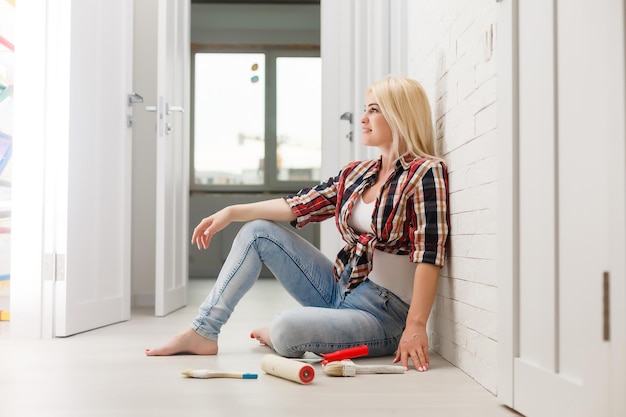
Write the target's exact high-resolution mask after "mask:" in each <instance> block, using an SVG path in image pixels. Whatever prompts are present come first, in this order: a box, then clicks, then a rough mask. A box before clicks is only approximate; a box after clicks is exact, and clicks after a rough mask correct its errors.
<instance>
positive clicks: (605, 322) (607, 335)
mask: <svg viewBox="0 0 626 417" xmlns="http://www.w3.org/2000/svg"><path fill="white" fill-rule="evenodd" d="M609 278H610V277H609V273H608V272H607V271H605V272H604V274H603V275H602V339H603V340H604V341H605V342H608V341H610V340H611V285H610V281H609Z"/></svg>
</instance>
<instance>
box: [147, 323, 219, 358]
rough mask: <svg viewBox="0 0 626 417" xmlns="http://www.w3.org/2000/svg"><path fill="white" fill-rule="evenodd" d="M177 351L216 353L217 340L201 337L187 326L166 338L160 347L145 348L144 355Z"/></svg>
mask: <svg viewBox="0 0 626 417" xmlns="http://www.w3.org/2000/svg"><path fill="white" fill-rule="evenodd" d="M177 353H187V354H191V355H216V354H217V341H215V340H211V339H207V338H205V337H202V336H200V335H199V334H198V333H196V332H195V331H194V330H193V329H191V328H189V329H187V330H185V331H183V332H182V333H179V334H177V335H176V336H174V337H173V338H171V339H170V340H168V341H167V342H166V343H165V344H164V345H163V346H161V347H158V348H155V349H146V355H148V356H169V355H175V354H177Z"/></svg>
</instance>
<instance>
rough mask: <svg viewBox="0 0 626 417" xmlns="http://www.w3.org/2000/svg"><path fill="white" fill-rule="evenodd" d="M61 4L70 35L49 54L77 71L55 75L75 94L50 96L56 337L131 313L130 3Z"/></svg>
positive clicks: (49, 232) (49, 220)
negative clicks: (69, 75) (65, 8)
mask: <svg viewBox="0 0 626 417" xmlns="http://www.w3.org/2000/svg"><path fill="white" fill-rule="evenodd" d="M70 7H71V10H70ZM65 11H66V12H67V13H59V14H58V15H57V16H56V17H57V18H58V19H59V20H56V21H55V22H54V23H52V25H54V24H59V25H64V24H67V25H68V26H67V27H69V28H71V29H70V30H63V31H61V33H65V34H66V35H67V36H68V38H65V39H62V38H60V37H57V38H55V42H57V43H56V44H55V43H52V42H51V49H52V50H53V51H54V50H55V49H56V51H57V52H58V51H60V50H62V51H66V52H67V55H65V54H63V53H60V54H58V55H55V54H54V53H52V54H51V56H53V58H52V59H54V60H58V63H57V64H60V65H61V66H62V67H63V66H64V65H66V63H65V61H63V59H67V60H68V61H67V62H68V63H67V65H68V74H71V77H67V74H57V75H59V76H60V78H57V79H53V78H52V77H51V79H50V80H49V82H51V83H54V82H60V80H62V79H64V80H66V81H67V85H68V87H69V96H67V100H65V99H64V98H63V97H64V93H59V95H54V96H53V97H48V100H49V102H48V109H50V114H49V120H51V121H50V122H49V123H50V124H49V125H48V137H49V146H48V150H47V152H46V159H47V160H46V165H47V168H46V170H47V172H48V173H51V171H53V170H54V173H53V175H51V176H49V177H47V179H46V195H47V198H46V201H47V203H46V206H47V207H46V221H45V232H44V234H45V236H46V239H45V241H46V242H47V244H46V246H47V248H46V251H47V252H50V253H51V255H47V256H46V257H45V259H47V260H49V262H48V263H47V267H48V271H49V272H50V274H49V275H48V276H47V277H46V278H49V279H50V278H51V279H52V280H54V286H53V291H54V329H53V332H54V335H55V336H68V335H72V334H75V333H79V332H83V331H86V330H90V329H93V328H96V327H100V326H104V325H107V324H111V323H115V322H119V321H123V320H127V319H128V318H129V317H130V201H131V200H130V192H131V187H130V185H131V184H130V168H131V165H130V156H131V150H130V144H131V129H129V128H128V127H127V125H126V117H127V114H128V112H129V111H130V109H129V108H128V106H127V104H126V103H127V94H128V93H129V92H130V91H132V88H131V86H132V2H128V1H127V0H113V1H108V2H106V3H105V2H102V1H97V0H89V1H80V2H72V3H71V6H68V7H67V10H65ZM63 19H67V20H68V21H67V22H64V21H63ZM64 42H67V44H64ZM65 45H69V47H66V46H65ZM94 45H97V46H98V47H94ZM50 75H54V69H53V70H52V72H51V74H50ZM53 87H54V86H53ZM52 90H54V88H52V89H51V91H52ZM62 90H63V89H61V91H62ZM53 100H59V101H58V102H56V103H55V102H54V101H53ZM65 135H67V136H65ZM65 138H66V139H65ZM45 288H50V286H45Z"/></svg>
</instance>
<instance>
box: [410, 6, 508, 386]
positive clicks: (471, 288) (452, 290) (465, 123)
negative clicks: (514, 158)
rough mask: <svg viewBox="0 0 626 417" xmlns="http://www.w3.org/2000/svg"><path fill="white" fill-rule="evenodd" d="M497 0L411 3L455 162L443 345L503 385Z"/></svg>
mask: <svg viewBox="0 0 626 417" xmlns="http://www.w3.org/2000/svg"><path fill="white" fill-rule="evenodd" d="M495 21H496V3H495V1H494V0H420V1H409V2H408V22H409V24H408V34H407V35H408V43H407V46H408V48H407V49H408V55H409V57H408V63H409V64H408V75H409V76H411V77H413V78H415V79H417V80H419V81H421V82H422V84H423V85H424V87H425V88H426V90H427V92H428V95H429V98H430V100H431V103H432V105H433V113H434V118H435V122H436V127H437V140H438V144H439V146H440V149H441V150H442V152H443V153H444V155H445V158H446V160H447V162H448V169H449V175H450V178H449V179H450V209H451V212H450V213H451V223H452V229H451V230H452V233H451V236H450V250H449V253H448V259H447V265H446V267H445V268H444V269H443V271H442V276H441V280H440V283H439V291H438V295H437V300H436V302H435V306H434V308H433V313H432V316H431V322H430V331H431V343H432V347H433V349H434V350H435V351H437V352H438V353H440V354H441V355H442V356H443V357H444V358H445V359H447V360H448V361H450V362H451V363H453V364H454V365H456V366H457V367H459V368H460V369H462V370H463V371H464V372H466V373H467V374H468V375H470V376H471V377H472V378H474V379H475V380H476V381H477V382H479V383H480V384H481V385H483V386H484V387H485V388H486V389H488V390H489V391H491V392H493V393H494V394H495V393H496V391H497V387H496V380H497V372H496V365H497V363H496V360H497V321H496V320H497V290H498V289H497V277H496V245H497V241H496V197H497V195H496V193H497V190H496V185H497V184H496V172H497V166H496V163H497V161H496V139H497V130H496V128H497V124H496V122H497V116H496V57H495V55H494V51H493V47H492V45H493V42H492V41H493V37H494V36H495V26H496V23H495Z"/></svg>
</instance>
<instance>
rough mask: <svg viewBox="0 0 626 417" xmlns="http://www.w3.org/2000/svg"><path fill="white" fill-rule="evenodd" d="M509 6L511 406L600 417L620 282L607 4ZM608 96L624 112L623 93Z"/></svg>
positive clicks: (580, 0) (532, 0)
mask: <svg viewBox="0 0 626 417" xmlns="http://www.w3.org/2000/svg"><path fill="white" fill-rule="evenodd" d="M517 5H518V6H517V7H518V10H517V12H518V19H517V22H518V34H517V35H518V38H517V39H518V42H519V44H518V45H519V55H518V60H517V76H518V77H519V78H518V82H519V87H518V89H517V94H518V96H517V98H518V100H517V120H518V132H517V135H518V141H517V151H518V154H517V158H515V159H514V160H516V161H517V163H518V164H519V166H518V167H516V168H517V169H518V170H517V174H516V176H517V181H518V185H519V194H518V195H517V199H516V204H515V206H516V208H514V209H513V212H514V213H516V216H517V221H518V227H517V228H516V229H517V230H516V232H514V235H513V239H514V241H516V243H514V244H513V245H512V247H513V248H514V250H517V251H518V252H517V255H516V256H514V257H513V259H514V260H513V262H512V263H513V268H515V264H516V262H515V258H516V259H517V270H516V271H514V275H517V277H518V280H517V288H515V289H514V290H513V303H512V306H513V307H512V308H513V323H510V325H512V326H514V333H513V334H514V335H513V349H512V352H513V356H514V357H513V358H512V361H513V367H512V379H513V383H512V388H513V393H512V396H511V400H510V404H511V405H512V406H513V408H515V409H516V410H518V411H519V412H521V413H522V414H524V415H526V416H528V417H540V416H546V417H547V416H556V415H563V416H565V415H566V416H581V417H584V416H608V415H611V414H609V412H610V411H609V392H610V387H609V379H610V357H611V341H610V334H609V332H608V331H607V329H609V328H610V325H609V323H608V321H607V320H608V318H609V317H610V308H609V306H608V305H607V304H605V302H606V299H607V298H608V297H609V294H608V293H607V292H606V289H607V287H606V284H607V283H610V281H611V280H615V279H623V277H617V276H615V275H614V272H615V271H612V270H611V259H610V253H611V252H610V250H609V246H608V242H609V240H610V239H609V236H610V232H611V231H610V228H609V212H610V204H611V201H612V196H611V193H610V192H609V191H610V190H609V185H608V184H609V183H611V181H610V178H609V168H608V166H609V164H608V162H609V148H610V147H612V145H611V144H612V143H614V142H615V141H620V140H621V141H623V140H624V138H623V137H619V136H615V128H616V124H615V123H614V122H612V121H611V120H610V118H609V116H608V115H609V114H611V111H610V110H611V109H612V107H613V106H615V105H616V103H615V102H611V100H610V99H609V96H610V94H609V91H610V90H611V88H612V87H613V85H614V84H615V83H616V80H615V79H614V80H611V78H610V76H609V75H610V74H614V72H611V71H609V63H610V62H612V54H614V53H616V52H618V51H616V50H614V49H612V47H613V46H615V43H613V42H611V41H610V38H609V37H608V34H609V31H608V30H606V27H607V22H609V21H610V20H611V16H610V12H609V9H610V8H609V7H608V2H589V1H584V0H575V1H572V0H568V1H556V0H555V1H548V2H546V1H544V0H528V1H523V2H517ZM622 36H623V28H622ZM623 76H624V75H623V74H622V75H621V77H623ZM619 85H623V80H620V83H619ZM613 99H615V97H613ZM617 100H621V102H622V103H621V105H620V108H623V100H624V98H623V95H622V96H621V98H618V99H617ZM617 104H620V103H617ZM619 130H621V129H619ZM622 132H623V131H622ZM621 186H622V187H623V186H624V184H623V179H622V184H621ZM514 217H515V214H514ZM613 232H615V231H613ZM618 233H620V232H619V231H618ZM621 233H623V230H622V231H621ZM502 260H503V259H502ZM504 317H506V316H504ZM500 366H503V367H506V366H507V364H506V362H504V361H503V362H502V363H501V364H500Z"/></svg>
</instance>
